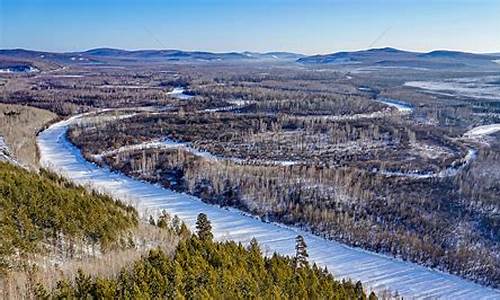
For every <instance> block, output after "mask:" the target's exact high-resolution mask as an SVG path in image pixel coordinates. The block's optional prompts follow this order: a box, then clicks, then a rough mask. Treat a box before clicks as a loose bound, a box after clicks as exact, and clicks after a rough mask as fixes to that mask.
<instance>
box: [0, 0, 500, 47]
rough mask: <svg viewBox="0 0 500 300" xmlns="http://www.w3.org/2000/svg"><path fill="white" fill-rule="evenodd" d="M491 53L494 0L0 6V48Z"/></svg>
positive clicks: (496, 32)
mask: <svg viewBox="0 0 500 300" xmlns="http://www.w3.org/2000/svg"><path fill="white" fill-rule="evenodd" d="M98 47H113V48H122V49H182V50H205V51H214V52H227V51H259V52H266V51H291V52H299V53H304V54H324V53H331V52H336V51H343V50H358V49H366V48H372V47H377V48H379V47H395V48H400V49H405V50H416V51H430V50H435V49H448V50H462V51H469V52H500V0H303V1H298V0H198V1H194V0H0V48H2V49H6V48H26V49H33V50H45V51H56V52H65V51H80V50H86V49H91V48H98Z"/></svg>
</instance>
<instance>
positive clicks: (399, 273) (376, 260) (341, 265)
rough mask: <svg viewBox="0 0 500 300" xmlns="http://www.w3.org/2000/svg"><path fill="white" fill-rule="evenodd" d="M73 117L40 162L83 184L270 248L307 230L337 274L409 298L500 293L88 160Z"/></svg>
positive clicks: (280, 248)
mask: <svg viewBox="0 0 500 300" xmlns="http://www.w3.org/2000/svg"><path fill="white" fill-rule="evenodd" d="M75 119H76V118H75V117H73V118H70V119H68V120H66V121H61V122H59V123H56V124H54V125H52V126H50V127H49V128H48V129H47V130H45V131H43V132H42V133H40V135H39V136H38V145H39V149H40V157H41V161H40V162H41V164H42V165H43V166H45V167H48V168H50V169H52V170H54V171H56V172H59V173H60V174H61V175H63V176H66V177H68V178H69V179H71V180H73V181H75V182H76V183H79V184H88V185H89V186H91V187H93V188H95V189H96V190H99V191H102V192H107V193H109V194H111V195H113V196H114V197H116V198H119V199H122V200H124V201H130V202H133V203H135V204H136V205H137V207H138V208H139V210H140V211H141V212H143V213H144V212H148V211H149V212H152V211H159V210H163V209H165V210H166V211H167V212H168V213H170V214H172V215H174V214H175V215H178V216H179V217H180V218H182V219H183V220H184V221H185V222H186V223H187V224H188V225H189V226H190V227H191V228H194V223H195V220H196V216H197V215H198V213H200V212H204V213H206V214H207V215H208V217H209V218H210V220H211V221H212V224H213V231H214V235H215V237H216V238H217V239H218V240H228V239H231V240H236V241H240V242H242V243H248V242H249V240H250V239H251V238H252V237H255V238H257V240H258V241H259V242H260V244H261V245H262V247H263V249H264V251H265V252H266V253H267V254H271V253H272V252H274V251H276V252H278V253H281V254H285V255H292V254H293V253H294V245H295V240H294V238H295V236H296V235H298V234H302V235H303V236H304V237H305V239H306V242H307V244H308V246H309V247H308V251H309V255H310V260H311V261H314V262H316V263H318V264H320V265H322V266H327V267H328V269H329V270H330V272H332V273H333V274H334V275H335V276H336V277H337V278H352V279H354V280H361V281H363V283H364V284H365V286H366V287H367V288H368V289H375V290H382V289H385V288H390V289H392V290H397V291H398V292H399V294H400V295H402V296H405V298H419V299H422V298H436V297H439V298H443V299H500V290H496V289H492V288H486V287H484V286H481V285H479V284H475V283H473V282H470V281H468V280H465V279H461V278H459V277H457V276H453V275H450V274H446V273H442V272H437V271H434V270H430V269H427V268H424V267H421V266H418V265H416V264H412V263H407V262H402V261H399V260H396V259H392V258H389V257H387V256H383V255H379V254H375V253H371V252H368V251H363V250H360V249H355V248H351V247H347V246H345V245H342V244H340V243H337V242H334V241H329V240H325V239H323V238H320V237H317V236H315V235H312V234H310V233H307V232H305V231H302V230H299V229H296V228H290V227H285V226H280V225H278V224H271V223H265V222H261V221H260V220H258V219H256V218H253V217H251V216H247V215H245V214H243V213H241V212H239V211H237V210H234V209H225V208H220V207H217V206H213V205H209V204H206V203H203V202H202V201H201V200H200V199H198V198H196V197H193V196H190V195H186V194H181V193H175V192H173V191H171V190H168V189H165V188H162V187H160V186H158V185H153V184H149V183H146V182H142V181H139V180H136V179H133V178H130V177H127V176H125V175H123V174H119V173H114V172H111V171H110V170H108V169H106V168H101V167H98V166H96V165H95V164H92V163H89V162H87V161H86V160H85V159H84V158H83V157H82V155H81V153H80V151H79V150H78V149H77V148H76V147H75V146H74V145H72V144H71V143H70V142H69V141H68V140H67V139H66V137H65V133H66V131H67V128H68V125H69V124H70V123H71V122H73V121H74V120H75Z"/></svg>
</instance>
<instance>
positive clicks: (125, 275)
mask: <svg viewBox="0 0 500 300" xmlns="http://www.w3.org/2000/svg"><path fill="white" fill-rule="evenodd" d="M204 217H205V216H204V215H203V214H200V215H199V216H198V222H197V224H198V234H197V235H192V236H190V237H189V238H187V239H186V240H183V241H181V242H180V243H179V246H178V247H177V250H176V251H175V254H174V255H173V257H170V256H168V255H166V254H165V253H164V252H163V251H161V250H151V251H150V252H149V254H148V255H146V256H144V257H142V258H141V259H140V260H138V261H136V262H135V263H134V264H133V265H132V266H131V267H128V268H124V269H122V271H121V272H120V276H117V277H112V278H102V277H97V278H96V277H94V278H92V277H91V276H88V275H86V274H84V273H82V272H80V273H79V274H78V276H76V277H75V278H74V279H73V280H71V281H61V282H59V283H58V285H57V288H55V289H53V290H50V291H48V290H46V289H45V288H43V287H39V290H38V296H39V297H42V298H45V297H53V298H56V299H61V298H62V299H71V298H80V299H81V298H86V299H88V298H92V299H99V298H105V299H112V298H115V299H117V298H120V299H150V298H163V299H165V298H166V299H367V296H366V294H365V291H364V290H363V286H362V284H361V282H357V283H352V282H350V281H347V282H346V281H343V282H339V281H336V280H334V278H333V277H332V275H331V274H330V273H329V272H328V271H327V270H326V269H321V268H318V267H317V266H316V265H312V266H311V265H309V264H308V262H307V245H306V244H304V243H303V240H301V237H297V254H296V256H294V257H293V258H290V257H283V256H280V255H276V254H275V255H272V256H270V257H264V256H263V255H262V250H261V249H260V247H259V245H258V244H257V242H256V240H252V242H251V243H250V245H249V246H248V247H246V248H245V247H243V246H242V245H241V244H237V243H235V242H223V243H221V242H213V241H212V239H211V231H210V228H211V227H210V221H209V220H208V219H206V218H204ZM368 299H370V300H374V299H377V297H376V296H375V294H374V293H371V294H370V295H369V298H368Z"/></svg>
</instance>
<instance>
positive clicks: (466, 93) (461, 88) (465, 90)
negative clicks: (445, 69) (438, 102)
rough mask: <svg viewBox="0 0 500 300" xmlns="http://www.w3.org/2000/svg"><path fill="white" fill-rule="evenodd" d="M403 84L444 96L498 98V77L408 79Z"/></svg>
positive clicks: (499, 93)
mask: <svg viewBox="0 0 500 300" xmlns="http://www.w3.org/2000/svg"><path fill="white" fill-rule="evenodd" d="M404 86H408V87H414V88H419V89H423V90H426V91H428V92H429V93H433V94H439V95H444V96H463V97H469V98H474V99H490V100H495V99H500V77H499V76H483V77H466V78H454V79H445V80H443V81H408V82H405V83H404Z"/></svg>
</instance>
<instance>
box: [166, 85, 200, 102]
mask: <svg viewBox="0 0 500 300" xmlns="http://www.w3.org/2000/svg"><path fill="white" fill-rule="evenodd" d="M184 92H185V89H184V88H183V87H176V88H174V89H173V90H172V91H170V92H168V93H167V95H170V96H172V97H174V98H177V99H179V100H189V99H191V98H193V97H194V96H192V95H187V94H184Z"/></svg>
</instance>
